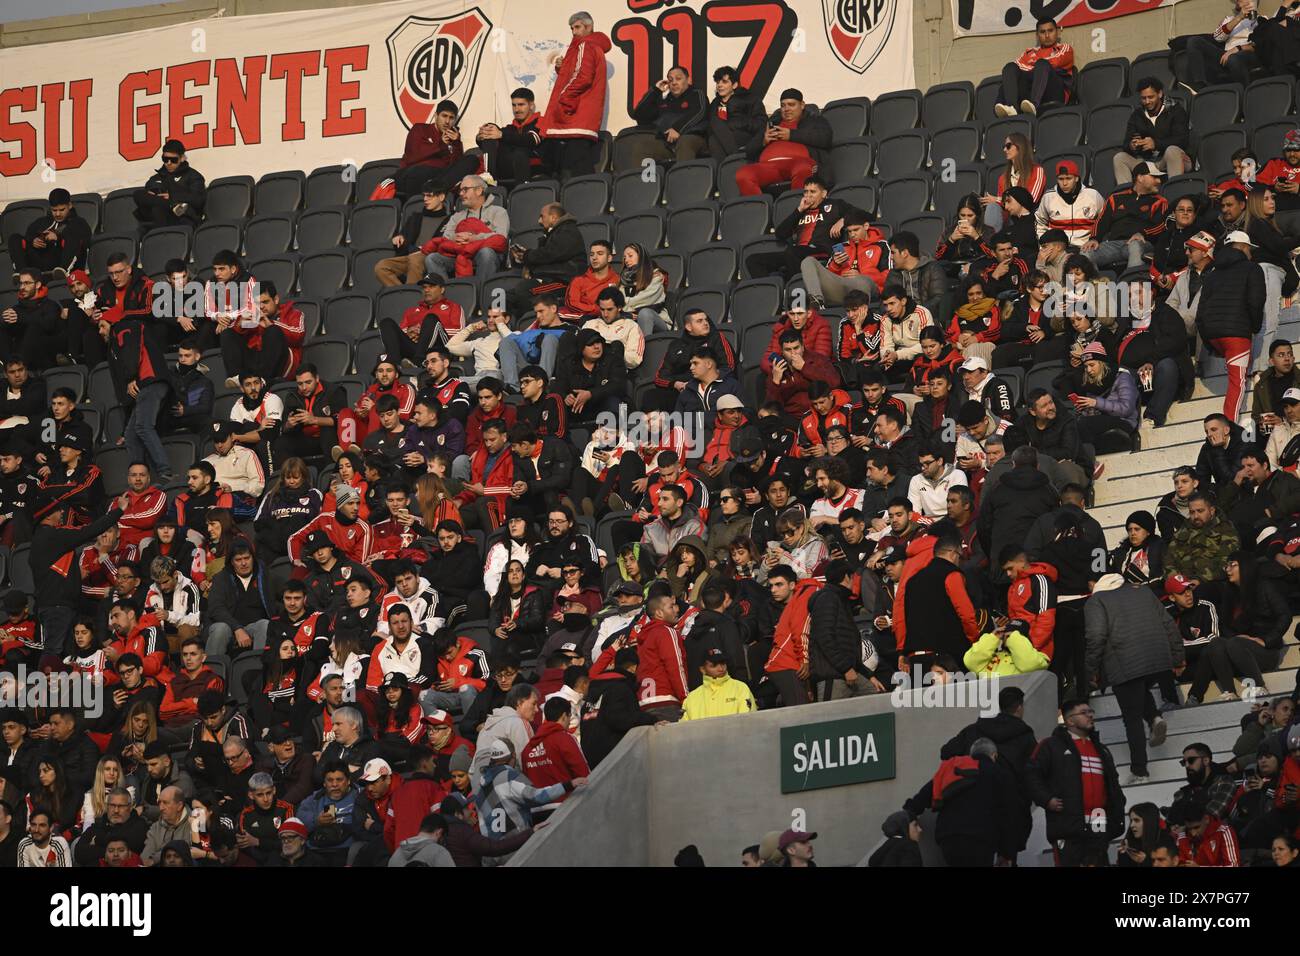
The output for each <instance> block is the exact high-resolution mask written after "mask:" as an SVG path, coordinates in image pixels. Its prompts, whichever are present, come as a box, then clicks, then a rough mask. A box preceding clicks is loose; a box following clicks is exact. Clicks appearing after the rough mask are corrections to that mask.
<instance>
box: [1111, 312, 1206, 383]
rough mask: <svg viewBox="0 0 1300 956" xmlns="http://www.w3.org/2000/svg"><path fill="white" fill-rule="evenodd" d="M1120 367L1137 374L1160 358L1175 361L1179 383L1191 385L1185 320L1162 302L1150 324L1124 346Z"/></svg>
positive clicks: (1190, 361)
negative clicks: (1144, 366) (1143, 367)
mask: <svg viewBox="0 0 1300 956" xmlns="http://www.w3.org/2000/svg"><path fill="white" fill-rule="evenodd" d="M1122 348H1123V351H1122V353H1121V355H1120V357H1119V360H1120V364H1121V365H1123V366H1124V367H1125V368H1127V369H1131V370H1133V371H1136V370H1137V369H1140V368H1141V367H1142V366H1143V365H1147V364H1151V365H1155V364H1156V363H1157V362H1159V361H1160V360H1161V359H1167V358H1170V359H1173V360H1174V363H1175V364H1176V365H1177V366H1178V380H1179V382H1180V383H1181V384H1183V385H1190V384H1192V383H1193V382H1194V381H1195V380H1196V373H1195V370H1194V369H1193V368H1192V359H1191V356H1190V355H1189V354H1188V352H1187V326H1186V325H1185V324H1184V323H1183V317H1182V316H1180V315H1179V314H1178V313H1177V312H1175V311H1174V310H1173V309H1171V308H1170V307H1169V306H1167V305H1165V304H1164V303H1161V304H1160V305H1158V306H1156V308H1155V311H1154V312H1152V313H1151V324H1150V325H1149V326H1147V328H1146V329H1145V330H1144V331H1142V332H1139V333H1138V334H1137V335H1135V336H1133V338H1131V339H1129V340H1128V343H1127V344H1126V345H1122Z"/></svg>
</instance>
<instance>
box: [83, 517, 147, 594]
mask: <svg viewBox="0 0 1300 956" xmlns="http://www.w3.org/2000/svg"><path fill="white" fill-rule="evenodd" d="M117 536H118V532H117V529H116V528H109V529H108V530H107V531H105V532H104V533H103V534H101V535H100V536H99V538H97V539H96V541H95V543H94V544H93V545H91V546H90V547H89V548H87V549H86V550H84V551H82V552H81V556H80V557H79V558H78V559H77V566H78V568H79V569H80V571H81V593H82V596H83V597H86V598H89V599H90V600H92V601H102V600H103V599H104V598H106V597H108V592H109V591H111V590H112V589H113V588H114V587H116V586H117V568H118V565H120V564H121V563H122V562H123V561H134V560H135V559H136V558H137V557H138V556H139V549H137V548H136V547H135V546H134V545H125V546H124V545H122V544H121V542H120V539H118V540H117V541H116V542H114V541H113V540H112V539H114V538H117ZM100 541H104V542H105V543H106V544H107V545H108V550H107V551H103V550H101V549H100V547H99V544H100Z"/></svg>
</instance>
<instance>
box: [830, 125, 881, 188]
mask: <svg viewBox="0 0 1300 956" xmlns="http://www.w3.org/2000/svg"><path fill="white" fill-rule="evenodd" d="M875 156H876V141H875V140H874V139H872V138H871V137H865V136H864V137H859V138H858V139H849V140H845V141H844V142H838V141H837V142H836V143H835V146H834V147H833V148H832V149H831V177H832V179H833V180H834V181H835V182H837V183H853V182H857V181H858V180H860V179H865V178H866V177H868V176H870V175H871V167H872V164H873V162H874V160H875Z"/></svg>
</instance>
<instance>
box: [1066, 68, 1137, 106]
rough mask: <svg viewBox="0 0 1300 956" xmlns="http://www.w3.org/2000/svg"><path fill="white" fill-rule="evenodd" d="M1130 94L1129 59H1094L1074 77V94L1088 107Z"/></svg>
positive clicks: (1112, 101)
mask: <svg viewBox="0 0 1300 956" xmlns="http://www.w3.org/2000/svg"><path fill="white" fill-rule="evenodd" d="M1127 94H1128V60H1127V59H1125V58H1124V57H1122V56H1114V57H1109V58H1107V59H1105V60H1093V61H1092V62H1091V63H1089V64H1088V65H1087V66H1085V67H1084V68H1083V69H1081V70H1080V71H1079V75H1078V76H1076V77H1075V78H1074V95H1075V96H1076V97H1077V98H1078V100H1079V101H1081V102H1082V103H1083V105H1084V106H1087V107H1097V106H1101V105H1103V104H1105V103H1114V102H1115V101H1116V100H1119V99H1121V98H1123V97H1124V96H1126V95H1127Z"/></svg>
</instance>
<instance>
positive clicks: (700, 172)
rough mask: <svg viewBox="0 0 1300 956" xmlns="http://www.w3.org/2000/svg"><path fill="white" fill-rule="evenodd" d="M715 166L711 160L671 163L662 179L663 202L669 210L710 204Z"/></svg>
mask: <svg viewBox="0 0 1300 956" xmlns="http://www.w3.org/2000/svg"><path fill="white" fill-rule="evenodd" d="M716 178H717V165H716V164H715V163H714V161H713V160H711V159H693V160H690V161H689V162H682V163H673V165H672V166H670V167H668V173H667V174H666V176H665V177H664V202H665V203H666V204H667V205H668V208H669V209H676V208H678V207H679V206H687V205H691V204H694V203H702V202H712V201H713V194H714V191H715V190H714V186H715V182H714V181H715V179H716Z"/></svg>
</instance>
